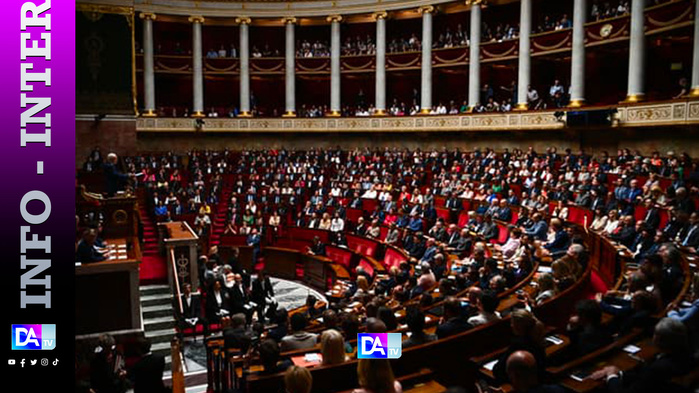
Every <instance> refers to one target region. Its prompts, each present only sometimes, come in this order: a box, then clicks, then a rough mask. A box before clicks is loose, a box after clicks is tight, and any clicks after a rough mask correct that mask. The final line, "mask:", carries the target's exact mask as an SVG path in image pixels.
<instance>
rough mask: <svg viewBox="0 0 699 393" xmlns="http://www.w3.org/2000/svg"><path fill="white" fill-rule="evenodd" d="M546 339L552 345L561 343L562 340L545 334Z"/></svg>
mask: <svg viewBox="0 0 699 393" xmlns="http://www.w3.org/2000/svg"><path fill="white" fill-rule="evenodd" d="M546 341H548V342H550V343H551V344H553V345H561V344H563V340H561V339H560V338H558V337H556V336H547V337H546Z"/></svg>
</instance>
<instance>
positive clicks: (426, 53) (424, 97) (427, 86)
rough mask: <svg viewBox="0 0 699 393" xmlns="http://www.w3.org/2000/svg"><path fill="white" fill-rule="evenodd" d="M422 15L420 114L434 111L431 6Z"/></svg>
mask: <svg viewBox="0 0 699 393" xmlns="http://www.w3.org/2000/svg"><path fill="white" fill-rule="evenodd" d="M419 12H420V13H421V14H422V63H421V64H422V67H421V71H422V74H421V79H420V80H421V86H422V88H421V89H420V113H430V111H431V110H432V13H433V12H434V7H433V6H431V5H428V6H424V7H420V9H419Z"/></svg>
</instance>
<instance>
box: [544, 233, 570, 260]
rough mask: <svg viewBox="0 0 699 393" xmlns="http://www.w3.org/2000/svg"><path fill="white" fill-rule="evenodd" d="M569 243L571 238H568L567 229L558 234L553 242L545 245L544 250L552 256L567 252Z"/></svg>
mask: <svg viewBox="0 0 699 393" xmlns="http://www.w3.org/2000/svg"><path fill="white" fill-rule="evenodd" d="M569 243H570V237H569V236H568V232H566V231H565V229H561V230H560V231H558V232H556V236H555V237H554V239H553V242H551V243H547V244H545V245H544V248H545V249H547V250H549V251H550V252H551V253H552V254H555V253H557V252H560V251H565V250H566V249H567V248H568V245H569Z"/></svg>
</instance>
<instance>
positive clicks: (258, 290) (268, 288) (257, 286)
mask: <svg viewBox="0 0 699 393" xmlns="http://www.w3.org/2000/svg"><path fill="white" fill-rule="evenodd" d="M264 282H265V286H264V289H263V288H262V280H260V279H256V280H255V281H253V282H252V301H253V302H255V303H257V304H265V303H266V298H267V297H269V296H274V289H273V288H272V283H271V282H270V281H269V277H265V280H264Z"/></svg>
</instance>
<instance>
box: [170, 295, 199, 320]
mask: <svg viewBox="0 0 699 393" xmlns="http://www.w3.org/2000/svg"><path fill="white" fill-rule="evenodd" d="M181 297H182V315H181V317H182V318H201V299H200V298H199V295H197V294H194V293H193V294H192V297H191V305H187V300H186V298H185V296H184V294H183V295H182V296H181ZM175 309H176V310H177V309H178V308H175Z"/></svg>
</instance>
